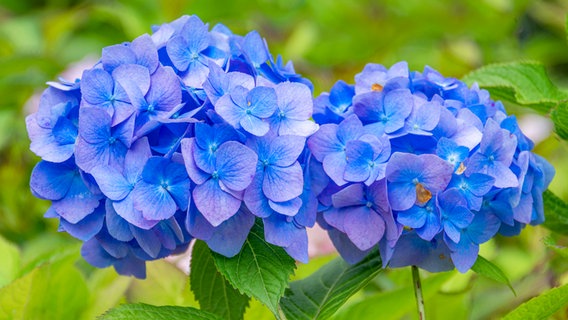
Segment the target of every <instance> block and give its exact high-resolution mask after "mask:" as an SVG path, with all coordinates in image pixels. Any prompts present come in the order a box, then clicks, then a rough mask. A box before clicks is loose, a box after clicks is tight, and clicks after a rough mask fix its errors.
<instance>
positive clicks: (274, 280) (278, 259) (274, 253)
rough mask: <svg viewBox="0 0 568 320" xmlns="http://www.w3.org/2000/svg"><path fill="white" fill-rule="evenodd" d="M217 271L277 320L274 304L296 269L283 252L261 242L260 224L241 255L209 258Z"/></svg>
mask: <svg viewBox="0 0 568 320" xmlns="http://www.w3.org/2000/svg"><path fill="white" fill-rule="evenodd" d="M213 257H214V259H215V264H216V265H217V269H218V270H219V272H221V274H223V275H224V276H225V278H226V279H227V280H228V281H229V283H231V284H232V285H233V287H235V288H237V289H238V290H239V291H240V292H243V293H245V294H246V295H248V296H250V297H254V298H256V299H258V300H259V301H260V302H262V303H264V304H265V305H266V306H267V307H268V308H269V309H270V311H272V313H274V316H275V317H276V318H280V311H279V310H278V309H279V307H278V302H279V301H280V297H282V295H283V294H284V290H285V289H286V287H287V286H288V279H289V278H290V275H291V274H292V273H293V272H294V268H295V267H296V264H295V261H294V259H292V258H291V257H290V256H289V255H288V254H287V253H286V251H284V249H282V248H280V247H277V246H274V245H271V244H269V243H267V242H266V241H264V235H263V228H262V224H261V223H260V222H258V221H257V223H255V225H254V226H253V228H252V230H251V232H250V234H249V236H248V238H247V240H246V241H245V243H244V245H243V248H242V249H241V252H239V254H237V255H236V256H234V257H232V258H227V257H225V256H222V255H220V254H213Z"/></svg>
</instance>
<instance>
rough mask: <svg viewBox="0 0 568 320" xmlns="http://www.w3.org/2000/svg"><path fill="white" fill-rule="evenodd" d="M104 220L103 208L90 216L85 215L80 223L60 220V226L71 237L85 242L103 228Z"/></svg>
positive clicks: (100, 207)
mask: <svg viewBox="0 0 568 320" xmlns="http://www.w3.org/2000/svg"><path fill="white" fill-rule="evenodd" d="M104 218H105V207H104V205H99V207H98V208H97V209H96V210H95V211H94V212H93V213H91V214H89V215H87V216H86V217H85V218H84V219H82V220H81V221H79V222H77V223H75V224H73V223H70V222H68V221H67V220H65V219H63V218H61V219H60V221H59V222H60V224H61V227H62V228H63V230H65V231H66V232H67V233H69V234H70V235H72V236H73V237H75V238H77V239H79V240H82V241H87V240H89V239H91V238H92V237H94V236H95V235H96V234H97V233H99V231H100V230H101V228H102V227H103V220H104Z"/></svg>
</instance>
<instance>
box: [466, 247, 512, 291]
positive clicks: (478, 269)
mask: <svg viewBox="0 0 568 320" xmlns="http://www.w3.org/2000/svg"><path fill="white" fill-rule="evenodd" d="M471 270H473V271H474V272H475V273H477V274H480V275H482V276H484V277H487V278H489V279H491V280H495V281H497V282H500V283H502V284H504V285H507V286H508V287H509V288H510V289H511V291H513V294H514V295H517V293H516V292H515V289H513V286H512V285H511V282H510V281H509V278H507V276H506V275H505V273H504V272H503V271H502V270H501V269H500V268H499V267H498V266H496V265H495V264H493V263H492V262H491V261H489V260H487V259H485V258H484V257H482V256H477V260H476V261H475V264H474V265H473V266H472V267H471Z"/></svg>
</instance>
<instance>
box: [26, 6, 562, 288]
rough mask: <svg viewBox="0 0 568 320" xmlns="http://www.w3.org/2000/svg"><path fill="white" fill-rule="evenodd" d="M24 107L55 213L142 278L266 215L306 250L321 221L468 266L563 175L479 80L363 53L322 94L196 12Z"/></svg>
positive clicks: (240, 234)
mask: <svg viewBox="0 0 568 320" xmlns="http://www.w3.org/2000/svg"><path fill="white" fill-rule="evenodd" d="M26 123H27V129H28V133H29V136H30V140H31V146H30V148H31V150H32V151H33V152H34V153H36V154H37V155H38V156H39V157H41V158H42V161H41V162H40V163H38V164H37V165H36V167H35V168H34V170H33V172H32V176H31V181H30V185H31V189H32V192H33V193H34V195H36V196H37V197H39V198H42V199H47V200H50V201H51V202H52V205H51V207H50V209H49V210H48V212H47V213H46V217H50V218H56V219H59V227H60V230H61V231H65V232H67V233H69V234H71V235H72V236H74V237H76V238H78V239H80V240H82V241H84V244H83V247H82V250H81V252H82V255H83V257H84V258H85V259H86V260H87V261H88V262H89V263H91V264H92V265H94V266H97V267H107V266H110V265H112V266H114V268H115V269H116V270H117V271H118V272H119V273H121V274H126V275H134V276H136V277H144V276H145V261H148V260H153V259H158V258H161V257H165V256H168V255H170V254H174V253H177V252H181V251H183V250H185V249H186V248H187V246H188V244H189V242H190V240H192V239H193V238H196V239H200V240H203V241H205V242H206V243H207V244H208V246H209V247H210V248H211V250H213V251H215V252H218V253H220V254H222V255H225V256H228V257H231V256H234V255H236V254H237V253H238V252H239V251H240V250H241V248H242V245H243V243H244V241H245V240H246V237H247V235H248V233H249V231H250V229H251V228H252V226H253V224H254V222H255V220H257V219H261V220H262V221H263V225H264V232H265V234H264V236H265V240H266V241H267V242H269V243H272V244H274V245H277V246H280V247H282V248H283V249H284V250H286V252H287V253H288V254H289V255H290V256H291V257H293V258H295V259H296V260H299V261H302V262H306V261H307V260H308V254H307V252H308V250H307V246H308V238H307V232H306V228H310V227H313V226H314V224H315V223H316V221H317V222H318V223H319V224H320V225H321V226H322V227H324V228H325V229H327V230H328V232H329V235H330V237H331V239H332V241H333V243H334V245H335V246H336V247H337V249H338V251H339V252H340V254H341V255H342V256H343V257H344V258H345V260H347V261H349V262H352V263H354V262H357V261H359V260H360V259H362V258H363V257H364V256H365V255H366V254H367V253H368V252H369V251H370V250H372V249H373V248H375V247H379V249H380V251H381V255H382V257H383V263H384V264H385V265H387V264H388V265H390V266H392V267H399V266H406V265H418V266H420V267H422V268H424V269H427V270H430V271H442V270H447V269H451V268H453V267H454V266H455V267H456V268H457V269H458V270H459V271H462V272H464V271H466V270H468V269H469V268H470V267H471V266H472V265H473V263H474V262H475V260H476V258H477V254H478V249H479V245H480V244H481V243H483V242H486V241H488V240H489V239H490V238H492V237H493V236H494V235H495V234H497V233H501V234H504V235H514V234H517V233H519V232H520V230H521V229H522V228H523V227H524V226H525V225H526V224H538V223H541V222H542V221H543V209H542V192H543V191H544V190H545V189H546V187H547V186H548V184H549V183H550V180H551V178H552V176H553V174H554V170H553V169H552V168H551V167H550V165H549V164H548V163H547V162H546V161H545V160H544V159H543V158H541V157H539V156H537V155H535V154H534V153H531V152H530V151H531V149H532V147H533V144H532V142H531V141H530V140H529V139H528V138H526V137H525V136H524V135H523V134H522V133H521V131H520V130H519V127H518V125H517V122H516V119H515V118H514V117H512V116H507V115H506V113H505V111H504V108H503V106H502V104H501V103H499V102H494V101H492V100H491V99H490V98H489V95H488V93H487V92H486V91H484V90H480V89H479V88H477V87H476V86H474V87H472V88H471V89H470V88H468V87H467V86H466V85H465V84H464V83H463V82H460V81H458V80H456V79H452V78H444V77H443V76H441V75H440V74H439V73H437V72H436V71H434V70H432V69H430V68H426V69H425V70H424V72H423V73H419V72H409V71H408V67H407V65H406V63H404V62H401V63H398V64H396V65H394V66H393V67H391V68H390V69H386V68H384V67H383V66H380V65H376V64H369V65H367V66H366V67H365V69H364V70H363V72H362V73H360V74H358V75H357V76H356V77H355V85H350V84H347V83H346V82H343V81H339V82H337V83H336V84H335V85H334V86H333V88H332V89H331V91H330V93H324V94H322V95H320V96H319V97H317V98H316V99H312V85H311V83H310V82H309V80H307V79H305V78H302V77H301V76H300V75H298V74H296V73H295V71H294V67H293V65H292V64H291V63H290V62H289V63H287V64H283V62H282V59H281V57H280V56H278V57H277V58H276V59H274V57H273V56H272V55H271V54H270V53H269V51H268V48H267V45H266V43H265V41H264V40H263V39H262V38H261V37H260V36H259V34H258V33H256V32H254V31H253V32H251V33H249V34H247V35H246V36H244V37H243V36H239V35H235V34H232V33H231V31H230V30H229V29H227V28H226V27H225V26H223V25H216V26H214V27H213V28H209V26H208V25H207V24H204V23H203V22H202V21H201V20H200V19H199V18H198V17H196V16H184V17H182V18H180V19H178V20H176V21H174V22H172V23H169V24H164V25H162V26H159V27H156V28H154V30H153V34H152V35H143V36H141V37H138V38H137V39H135V40H134V41H132V42H130V43H123V44H119V45H115V46H110V47H107V48H104V49H103V51H102V57H101V59H100V61H99V62H98V63H97V64H96V65H95V66H94V67H93V68H92V69H89V70H86V71H84V72H83V75H82V77H81V79H80V80H76V81H75V82H66V81H61V82H58V83H50V87H49V88H48V89H46V90H45V92H44V93H43V95H42V97H41V101H40V105H39V109H38V111H37V112H36V113H34V114H32V115H30V116H28V117H27V119H26Z"/></svg>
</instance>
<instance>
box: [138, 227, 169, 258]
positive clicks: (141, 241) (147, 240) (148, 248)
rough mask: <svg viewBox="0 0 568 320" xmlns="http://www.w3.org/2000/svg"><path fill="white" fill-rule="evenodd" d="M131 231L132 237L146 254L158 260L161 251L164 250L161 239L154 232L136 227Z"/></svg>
mask: <svg viewBox="0 0 568 320" xmlns="http://www.w3.org/2000/svg"><path fill="white" fill-rule="evenodd" d="M130 230H131V231H132V235H133V236H134V239H136V242H138V245H139V246H140V248H142V250H144V252H146V253H147V254H148V255H149V256H150V257H152V258H157V257H158V254H159V253H160V250H161V249H162V244H161V243H160V239H158V236H156V234H155V233H154V231H153V230H143V229H140V228H137V227H135V226H131V227H130Z"/></svg>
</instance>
